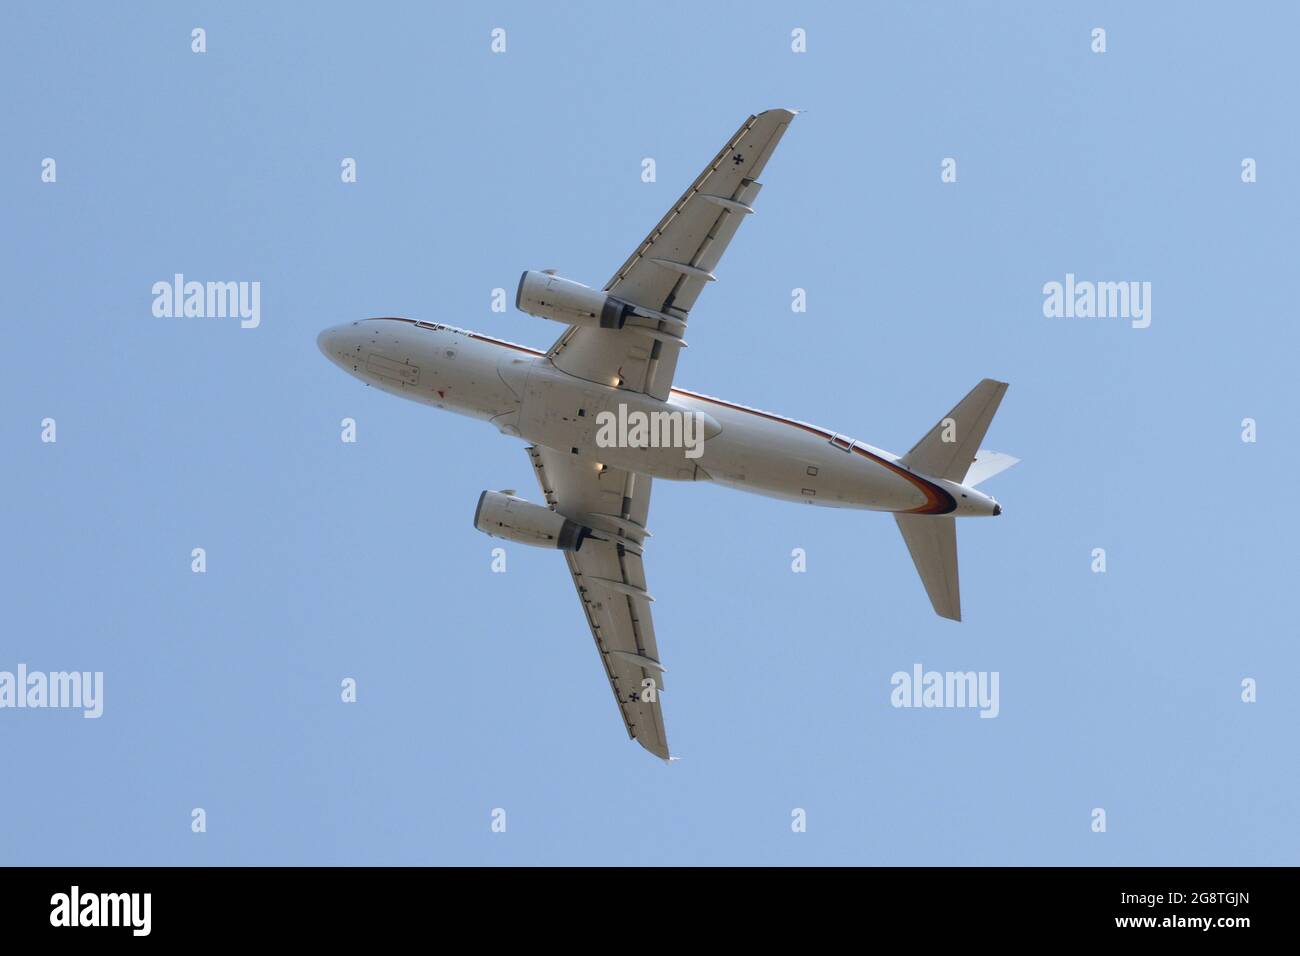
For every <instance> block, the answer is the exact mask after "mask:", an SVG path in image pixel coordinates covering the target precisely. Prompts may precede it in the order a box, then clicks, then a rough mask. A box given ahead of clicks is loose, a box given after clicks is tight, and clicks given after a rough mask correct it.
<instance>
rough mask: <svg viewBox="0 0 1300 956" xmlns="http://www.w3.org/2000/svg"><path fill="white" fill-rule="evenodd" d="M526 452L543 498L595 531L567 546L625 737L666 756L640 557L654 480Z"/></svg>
mask: <svg viewBox="0 0 1300 956" xmlns="http://www.w3.org/2000/svg"><path fill="white" fill-rule="evenodd" d="M528 456H529V458H530V459H531V460H532V463H533V471H535V472H536V473H537V481H538V483H539V484H540V485H541V486H542V494H543V495H545V496H546V503H547V504H549V505H550V506H551V508H552V509H554V510H555V511H557V512H558V513H560V514H562V515H564V516H565V517H566V518H572V519H573V520H574V521H577V522H579V523H580V524H583V525H585V526H587V527H590V528H592V529H593V530H594V535H593V536H592V537H589V538H587V539H586V540H584V541H583V542H582V546H581V547H580V548H579V549H578V550H577V551H566V552H564V557H565V559H566V560H567V561H568V562H569V573H570V574H571V575H572V576H573V584H574V587H576V588H577V590H578V600H579V601H580V602H581V603H582V609H583V612H584V613H585V614H586V615H587V624H588V626H590V628H591V636H592V637H593V638H595V640H596V650H597V651H599V652H600V662H601V665H602V666H603V667H604V668H605V677H606V678H607V679H608V680H609V686H610V689H611V690H613V692H614V700H615V701H616V702H617V703H618V708H619V711H620V713H621V714H622V716H623V725H624V727H626V729H627V733H628V736H629V737H631V738H632V739H634V740H635V741H636V742H637V743H639V744H640V745H641V746H642V747H644V748H645V749H646V750H648V751H650V752H651V753H652V754H654V755H655V756H656V757H661V758H663V759H664V760H667V759H668V735H667V733H666V732H665V730H664V718H663V709H662V706H661V704H660V701H659V694H660V693H661V692H662V691H663V689H664V679H663V668H662V667H661V666H660V664H659V648H658V645H656V643H655V630H654V622H653V621H652V620H651V617H650V601H652V600H653V598H651V597H650V596H649V595H648V594H647V593H646V579H645V569H644V567H643V566H642V561H641V549H642V543H643V542H644V540H645V538H647V537H649V532H647V531H646V530H645V522H646V514H647V512H648V511H649V510H650V479H649V478H648V477H646V476H645V475H637V474H633V473H631V472H627V471H622V470H620V469H618V468H609V467H605V468H598V467H597V466H596V465H595V464H594V463H592V462H590V461H583V460H581V459H579V458H576V457H574V456H572V455H566V454H564V453H563V452H558V451H553V450H552V449H550V448H546V447H543V446H536V445H534V446H529V448H528Z"/></svg>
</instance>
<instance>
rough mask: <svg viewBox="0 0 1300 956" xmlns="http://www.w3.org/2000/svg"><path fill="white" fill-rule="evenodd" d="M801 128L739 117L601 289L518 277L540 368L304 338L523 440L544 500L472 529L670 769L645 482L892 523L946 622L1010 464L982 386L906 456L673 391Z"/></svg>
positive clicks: (389, 333) (348, 328) (529, 361)
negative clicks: (775, 170)
mask: <svg viewBox="0 0 1300 956" xmlns="http://www.w3.org/2000/svg"><path fill="white" fill-rule="evenodd" d="M795 116H796V112H795V111H793V110H786V109H773V110H767V111H766V112H763V113H759V114H758V115H756V116H751V117H749V118H748V119H747V120H745V122H744V123H743V124H742V125H741V127H740V129H738V130H737V131H736V133H735V134H734V135H733V136H732V137H731V138H730V139H728V140H727V142H726V145H724V146H723V147H722V149H721V150H720V151H719V152H718V154H717V155H716V156H715V157H714V158H713V159H712V160H711V161H710V162H709V164H708V165H707V166H706V167H705V168H704V171H703V172H701V173H700V175H699V176H698V177H697V178H696V179H695V181H694V182H693V183H691V185H690V188H689V189H687V190H686V192H685V193H684V194H683V195H682V197H681V198H680V199H678V200H677V201H676V202H675V203H674V204H673V206H672V208H671V209H669V210H668V212H667V214H666V215H665V216H664V217H663V219H661V220H660V221H659V224H658V225H656V226H655V227H654V229H652V230H651V231H650V234H649V235H648V236H646V238H645V239H644V241H642V242H641V244H640V245H639V246H637V248H636V250H635V251H634V252H633V253H632V255H631V256H630V257H629V258H628V260H627V261H626V262H625V263H623V265H622V266H621V267H620V268H619V269H618V271H617V272H615V273H614V276H613V278H611V279H610V280H609V282H607V283H606V284H605V286H604V288H603V289H599V290H598V289H594V288H590V287H588V286H585V285H582V284H580V283H578V282H575V281H572V280H570V279H566V278H563V277H561V276H559V275H556V274H555V273H554V271H553V270H546V271H542V272H537V271H528V272H525V273H524V274H523V275H522V276H521V277H520V281H519V287H518V290H517V293H516V299H515V305H516V307H517V308H518V309H519V310H520V311H522V312H524V313H527V314H529V315H533V316H536V317H539V318H544V319H551V320H553V321H555V322H558V323H561V324H563V325H565V326H567V328H566V329H565V330H564V332H563V333H562V334H561V335H560V337H559V338H558V339H557V340H556V341H555V344H554V345H552V346H551V347H550V349H548V350H547V351H546V352H541V351H538V350H536V349H532V348H528V347H526V346H523V345H517V344H515V343H513V342H507V341H503V340H501V339H497V338H493V337H492V336H489V335H484V334H482V333H481V332H472V331H468V330H465V329H459V328H455V327H453V326H450V325H445V324H442V323H439V322H427V321H421V320H417V319H410V318H372V319H362V320H358V321H355V322H350V323H347V324H344V325H339V326H335V327H333V328H330V329H326V330H325V331H324V332H322V333H320V336H319V338H318V339H317V344H318V345H319V347H320V350H321V351H322V352H324V353H325V355H326V357H327V358H329V359H330V361H332V362H334V363H335V364H336V365H338V366H339V367H340V368H342V369H343V370H344V371H346V372H348V373H350V374H351V375H353V376H355V377H356V378H359V379H361V380H362V381H363V382H365V383H366V384H368V385H372V386H374V387H375V388H379V389H382V390H384V391H386V392H391V393H392V394H394V395H399V396H401V397H403V398H408V399H411V400H413V401H416V402H421V403H423V404H426V405H432V406H434V407H435V408H441V409H446V410H448V411H453V412H456V413H459V414H462V415H468V416H470V417H472V418H477V419H481V420H483V421H487V422H491V423H492V424H493V425H495V426H496V427H497V429H498V430H499V431H500V432H502V433H503V434H505V435H508V436H512V437H516V438H520V439H523V440H524V441H526V442H527V443H528V445H527V452H528V459H529V462H530V464H531V465H532V469H533V473H534V475H535V476H536V478H537V483H538V485H539V486H540V489H541V495H542V500H543V501H544V502H545V503H544V504H538V503H534V502H531V501H528V500H526V499H524V498H523V497H520V496H519V495H517V494H516V493H515V492H514V491H513V490H504V491H484V492H483V493H482V495H481V496H480V497H479V501H478V507H477V508H476V509H475V512H474V527H475V528H477V529H478V530H479V531H482V532H484V533H486V534H488V535H490V536H492V537H496V538H501V539H505V540H507V541H512V542H517V543H520V544H527V545H532V546H536V547H541V548H549V549H552V550H557V551H560V552H561V553H562V554H563V555H564V558H565V560H566V561H567V562H568V566H569V573H570V574H571V576H572V578H573V583H574V586H575V587H576V589H577V593H578V599H579V601H580V602H581V604H582V608H583V612H584V613H585V614H586V617H587V624H588V626H589V628H590V630H591V634H592V637H593V638H594V639H595V642H596V648H597V650H598V651H599V653H600V659H601V663H602V665H603V666H604V668H605V675H606V677H607V678H608V680H609V685H610V688H611V690H612V691H613V692H614V698H615V700H616V701H617V702H618V706H619V711H620V713H621V714H622V717H623V722H624V726H625V728H626V730H627V733H628V736H629V737H631V738H632V739H633V740H635V741H636V742H637V743H639V744H640V745H641V746H642V747H644V748H645V749H646V750H648V751H649V752H650V753H652V754H654V755H655V756H657V757H660V758H662V759H664V760H669V759H670V757H669V750H668V738H667V733H666V731H665V728H664V721H663V712H662V703H661V701H660V699H659V695H660V694H661V693H662V692H663V690H664V679H663V675H664V667H663V664H662V663H661V660H660V656H659V647H658V642H657V641H656V639H655V630H654V623H653V619H652V617H651V613H650V605H651V602H653V601H654V598H653V597H652V596H651V595H650V593H649V591H648V590H647V584H646V573H645V566H644V554H645V549H646V546H647V542H648V540H649V539H650V537H651V534H650V530H649V527H648V515H649V511H650V490H651V486H652V484H653V483H654V482H655V481H656V480H661V479H662V480H666V481H710V482H713V483H715V484H720V485H725V486H727V487H730V488H736V489H738V490H741V491H747V492H751V493H754V494H758V495H765V496H768V497H771V498H780V499H786V500H789V501H799V502H804V503H807V504H810V505H821V506H824V507H831V508H858V509H866V510H871V511H888V512H892V513H893V515H894V520H895V521H896V522H897V523H898V529H899V531H901V532H902V535H903V540H904V541H905V542H906V545H907V549H908V551H909V552H910V554H911V557H912V561H913V562H914V563H915V565H916V570H917V572H918V573H919V574H920V577H921V581H922V584H923V585H924V587H925V591H926V594H927V595H928V596H929V599H930V603H931V604H932V605H933V607H934V610H935V611H936V612H937V613H938V614H939V615H940V616H941V617H944V618H949V619H951V620H954V621H959V620H961V597H960V592H959V588H958V578H957V535H956V522H955V520H954V519H955V518H957V517H976V516H993V515H998V514H1001V513H1002V507H1001V505H999V504H998V502H997V501H996V500H995V499H993V498H991V497H989V496H988V495H985V494H984V493H982V492H980V491H977V490H976V486H977V485H979V484H981V483H982V482H984V481H985V480H987V479H988V478H991V477H992V476H994V475H996V474H998V473H1000V472H1002V471H1004V470H1005V469H1007V468H1009V467H1010V466H1011V465H1014V464H1015V463H1016V462H1017V459H1015V458H1012V457H1011V456H1009V455H1005V454H1001V453H998V452H989V451H984V450H981V449H980V447H979V446H980V443H981V442H982V441H983V439H984V434H985V432H986V430H987V429H988V427H989V423H990V422H991V421H992V419H993V415H994V413H995V412H996V411H997V408H998V405H999V403H1000V402H1001V401H1002V396H1003V394H1004V393H1005V392H1006V389H1007V385H1006V383H1005V382H999V381H995V380H993V379H987V378H986V379H984V380H983V381H981V382H980V383H979V384H978V385H976V386H975V387H974V388H973V389H972V390H971V391H970V393H969V394H968V395H967V396H966V397H965V398H963V399H962V400H961V401H960V402H958V403H957V406H956V407H955V408H953V410H952V411H951V412H949V413H948V414H947V415H946V416H944V418H942V419H940V421H939V422H938V423H936V424H935V426H934V427H933V428H932V429H930V431H929V432H927V433H926V434H925V436H924V437H922V438H921V440H920V441H919V442H917V443H916V445H915V446H914V447H913V448H912V449H911V451H909V452H907V454H905V455H902V456H898V455H894V454H891V453H890V452H887V451H884V450H882V449H879V448H875V447H873V446H871V445H868V444H865V443H864V442H860V441H857V440H855V439H853V438H850V437H848V436H847V435H846V434H844V433H843V432H837V431H832V430H830V429H827V428H821V427H818V426H816V425H810V424H807V423H806V422H801V421H795V420H793V419H790V418H785V417H782V416H780V415H775V414H772V413H771V412H764V411H759V410H758V409H756V408H750V407H747V406H745V405H740V404H737V403H735V402H729V401H724V400H722V399H719V398H713V397H711V396H708V395H704V394H702V393H699V392H693V391H688V390H687V389H684V388H678V387H674V385H673V378H674V375H675V373H676V370H677V361H678V357H679V356H680V354H681V351H682V349H683V348H685V347H686V342H685V340H684V338H683V333H684V332H685V329H686V324H687V319H688V317H689V315H690V311H691V308H692V307H693V306H694V305H695V300H696V298H697V297H698V296H699V294H700V292H701V290H702V289H703V288H704V286H705V285H706V284H708V283H709V282H712V281H714V275H713V270H714V269H715V268H716V267H717V265H718V262H719V260H720V259H721V258H722V254H723V252H724V251H725V250H726V248H727V245H728V243H730V241H731V238H732V236H734V235H735V233H736V230H737V228H739V226H740V224H741V222H743V221H744V220H745V218H746V217H747V216H748V215H749V214H750V213H752V212H753V204H754V200H755V197H757V195H758V192H759V190H760V189H761V188H762V186H761V184H760V183H759V182H758V181H757V179H758V176H759V175H760V174H761V173H762V171H763V168H764V167H765V166H766V165H767V162H768V159H769V158H770V157H771V155H772V153H773V151H774V150H775V148H776V145H777V143H778V142H779V141H780V139H781V137H782V135H783V134H784V133H785V131H786V129H787V128H788V127H789V125H790V123H791V121H792V120H793V119H794V118H795ZM656 439H659V440H656Z"/></svg>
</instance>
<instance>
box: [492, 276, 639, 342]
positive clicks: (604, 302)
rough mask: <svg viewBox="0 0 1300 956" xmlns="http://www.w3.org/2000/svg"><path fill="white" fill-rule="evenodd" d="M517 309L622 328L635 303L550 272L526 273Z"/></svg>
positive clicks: (569, 322)
mask: <svg viewBox="0 0 1300 956" xmlns="http://www.w3.org/2000/svg"><path fill="white" fill-rule="evenodd" d="M515 308H517V309H518V310H519V311H520V312H527V313H528V314H529V315H536V316H538V317H540V318H543V319H551V320H552V321H555V322H562V323H564V324H565V325H585V326H590V327H592V328H597V329H621V328H622V327H623V325H624V324H625V323H626V322H627V317H628V316H629V315H630V314H631V313H632V306H630V305H628V304H627V303H626V302H623V301H621V300H620V299H616V298H614V297H613V296H612V295H609V294H608V293H605V292H601V291H600V290H599V289H592V288H589V287H588V286H585V285H583V284H582V283H581V282H574V281H573V280H572V279H563V278H561V277H560V276H556V275H551V274H550V273H547V272H525V273H524V274H523V275H522V276H520V277H519V291H518V292H516V293H515Z"/></svg>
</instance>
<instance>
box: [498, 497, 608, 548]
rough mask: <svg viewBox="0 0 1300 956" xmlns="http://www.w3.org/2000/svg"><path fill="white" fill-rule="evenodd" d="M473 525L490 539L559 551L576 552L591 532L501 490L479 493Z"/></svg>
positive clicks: (562, 516)
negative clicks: (501, 539)
mask: <svg viewBox="0 0 1300 956" xmlns="http://www.w3.org/2000/svg"><path fill="white" fill-rule="evenodd" d="M474 527H475V528H477V529H478V530H479V531H482V532H483V533H484V534H486V535H489V536H490V537H493V538H505V539H506V540H507V541H517V542H518V543H519V544H529V545H532V546H533V547H536V548H555V549H557V550H560V551H577V550H578V549H579V548H581V547H582V542H583V541H585V540H586V539H587V538H588V537H589V536H590V535H591V529H590V528H586V527H583V526H582V525H580V524H578V523H577V522H576V521H573V520H571V519H569V518H566V517H564V515H562V514H557V513H556V512H554V511H552V510H551V509H550V508H543V507H542V506H541V505H535V504H533V503H532V502H531V501H525V500H524V499H523V498H516V497H515V496H514V495H513V494H510V493H509V492H504V491H485V492H483V494H482V495H480V496H479V499H478V508H477V509H475V511H474Z"/></svg>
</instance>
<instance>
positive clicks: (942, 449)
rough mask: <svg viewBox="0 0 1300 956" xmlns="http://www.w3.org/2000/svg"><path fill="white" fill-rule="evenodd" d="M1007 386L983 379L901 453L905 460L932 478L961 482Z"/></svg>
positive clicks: (914, 468)
mask: <svg viewBox="0 0 1300 956" xmlns="http://www.w3.org/2000/svg"><path fill="white" fill-rule="evenodd" d="M1006 390H1007V383H1006V382H997V381H994V380H993V379H991V378H986V379H984V381H982V382H980V383H979V384H978V385H976V386H975V387H974V388H973V389H971V390H970V394H969V395H967V396H966V397H965V398H963V399H962V400H961V401H960V402H958V403H957V407H956V408H954V409H953V410H952V411H950V412H949V413H948V414H947V415H945V416H944V417H943V418H942V419H940V420H939V423H938V424H937V425H935V426H934V427H933V428H931V429H930V430H929V432H927V433H926V436H925V437H924V438H922V439H921V440H920V441H919V442H917V443H916V445H915V447H913V448H912V450H911V451H909V452H908V453H907V454H906V455H904V456H903V457H902V459H901V461H902V463H903V464H904V465H906V466H907V467H908V468H910V469H912V470H913V471H917V472H920V473H921V474H923V475H929V476H930V477H931V478H944V479H947V480H948V481H955V482H958V483H962V481H963V479H964V478H965V477H966V472H967V470H968V469H969V468H970V466H971V463H972V462H973V461H974V460H975V452H976V450H977V449H978V448H979V446H980V442H982V441H983V440H984V433H985V432H987V431H988V430H989V422H991V421H993V415H994V413H995V412H997V410H998V405H999V403H1001V401H1002V396H1003V395H1004V394H1005V393H1006ZM985 477H987V476H985Z"/></svg>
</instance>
